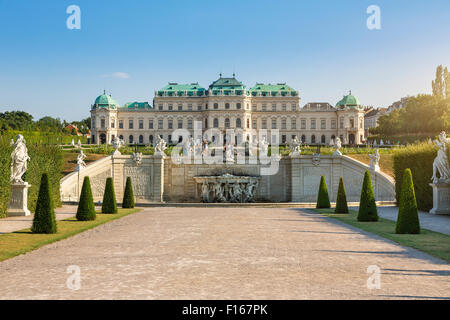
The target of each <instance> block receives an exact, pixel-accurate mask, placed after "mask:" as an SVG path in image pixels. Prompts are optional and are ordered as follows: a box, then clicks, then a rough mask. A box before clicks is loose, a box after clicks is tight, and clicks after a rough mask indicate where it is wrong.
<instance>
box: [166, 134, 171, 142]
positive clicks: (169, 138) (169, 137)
mask: <svg viewBox="0 0 450 320" xmlns="http://www.w3.org/2000/svg"><path fill="white" fill-rule="evenodd" d="M167 140H169V143H172V135H171V134H169V136H168V138H167Z"/></svg>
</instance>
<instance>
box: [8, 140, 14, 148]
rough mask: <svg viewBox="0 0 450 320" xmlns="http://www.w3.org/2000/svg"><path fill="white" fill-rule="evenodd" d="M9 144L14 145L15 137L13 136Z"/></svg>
mask: <svg viewBox="0 0 450 320" xmlns="http://www.w3.org/2000/svg"><path fill="white" fill-rule="evenodd" d="M9 145H11V146H12V145H14V139H13V138H11V142H10V143H9Z"/></svg>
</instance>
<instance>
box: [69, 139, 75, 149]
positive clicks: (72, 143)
mask: <svg viewBox="0 0 450 320" xmlns="http://www.w3.org/2000/svg"><path fill="white" fill-rule="evenodd" d="M70 145H71V146H72V147H75V141H73V139H72V142H71V143H70Z"/></svg>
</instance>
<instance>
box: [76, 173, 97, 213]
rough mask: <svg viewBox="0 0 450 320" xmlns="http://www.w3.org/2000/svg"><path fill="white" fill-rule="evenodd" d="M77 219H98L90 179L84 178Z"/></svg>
mask: <svg viewBox="0 0 450 320" xmlns="http://www.w3.org/2000/svg"><path fill="white" fill-rule="evenodd" d="M76 217H77V220H79V221H89V220H95V218H96V213H95V206H94V199H93V197H92V190H91V182H90V180H89V177H84V181H83V187H82V188H81V196H80V202H79V203H78V210H77V215H76Z"/></svg>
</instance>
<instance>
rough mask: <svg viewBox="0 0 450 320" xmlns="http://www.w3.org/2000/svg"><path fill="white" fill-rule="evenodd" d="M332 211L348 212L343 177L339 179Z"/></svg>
mask: <svg viewBox="0 0 450 320" xmlns="http://www.w3.org/2000/svg"><path fill="white" fill-rule="evenodd" d="M334 213H348V206H347V196H346V195H345V186H344V179H342V177H341V178H340V179H339V188H338V193H337V198H336V208H335V209H334Z"/></svg>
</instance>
